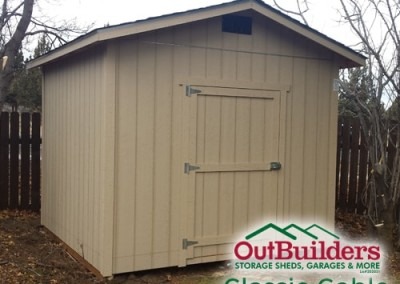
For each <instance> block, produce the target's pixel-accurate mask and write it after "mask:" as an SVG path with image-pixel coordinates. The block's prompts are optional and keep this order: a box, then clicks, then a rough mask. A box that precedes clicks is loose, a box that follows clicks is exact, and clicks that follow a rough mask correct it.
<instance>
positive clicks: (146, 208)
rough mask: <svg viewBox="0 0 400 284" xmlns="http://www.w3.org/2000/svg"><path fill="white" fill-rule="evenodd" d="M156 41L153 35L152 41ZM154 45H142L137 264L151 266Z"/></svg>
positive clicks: (139, 56)
mask: <svg viewBox="0 0 400 284" xmlns="http://www.w3.org/2000/svg"><path fill="white" fill-rule="evenodd" d="M150 39H151V40H152V41H154V38H153V36H152V37H151V38H150ZM154 54H155V46H154V45H149V44H146V43H139V52H138V69H139V73H138V81H137V83H138V102H137V103H138V110H137V111H138V116H137V160H138V161H140V163H138V164H137V172H136V175H137V176H136V177H137V179H136V200H135V207H136V212H135V214H136V216H137V218H136V222H135V255H136V261H135V265H136V268H137V269H145V268H148V267H151V261H152V258H151V252H152V249H153V247H152V246H153V235H152V234H153V233H152V232H153V229H154V224H153V220H154V219H153V214H154V179H153V176H154V131H155V129H154V121H155V120H154V119H155V113H154V111H155V109H154V103H155V101H154V100H155V83H156V82H155V79H156V78H155V64H156V61H155V58H154Z"/></svg>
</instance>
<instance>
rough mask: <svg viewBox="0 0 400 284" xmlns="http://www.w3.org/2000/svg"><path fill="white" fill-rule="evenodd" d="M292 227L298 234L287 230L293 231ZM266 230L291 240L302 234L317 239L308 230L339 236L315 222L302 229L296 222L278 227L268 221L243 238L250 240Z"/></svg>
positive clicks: (336, 237)
mask: <svg viewBox="0 0 400 284" xmlns="http://www.w3.org/2000/svg"><path fill="white" fill-rule="evenodd" d="M293 229H294V230H296V231H297V232H298V234H296V235H294V233H290V232H289V230H292V231H293ZM268 230H274V231H276V232H278V233H280V234H282V235H284V236H285V237H288V238H289V239H291V240H297V239H298V237H299V236H301V235H303V236H304V235H305V236H307V237H309V238H312V239H314V240H318V236H316V235H315V233H314V234H313V233H311V232H310V230H313V231H315V230H317V231H321V232H323V233H324V234H327V235H329V236H331V237H333V238H335V239H340V238H339V236H337V235H336V234H334V233H332V232H331V231H329V230H327V229H325V228H323V227H321V226H319V225H317V224H313V225H311V226H309V227H307V228H305V229H304V228H302V227H300V226H298V225H296V224H290V225H288V226H286V227H284V228H281V227H279V226H277V225H275V224H273V223H269V224H267V225H265V226H263V227H261V228H259V229H258V230H255V231H254V232H252V233H250V234H248V235H247V236H246V237H245V239H246V240H250V239H252V238H254V237H256V236H258V235H259V234H261V233H263V232H265V231H268Z"/></svg>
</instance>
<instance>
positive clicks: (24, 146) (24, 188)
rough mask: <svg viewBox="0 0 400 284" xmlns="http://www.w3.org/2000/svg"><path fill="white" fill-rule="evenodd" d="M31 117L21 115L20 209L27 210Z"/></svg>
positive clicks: (25, 114) (24, 114)
mask: <svg viewBox="0 0 400 284" xmlns="http://www.w3.org/2000/svg"><path fill="white" fill-rule="evenodd" d="M30 132H31V115H30V113H22V114H21V204H20V206H21V208H29V199H30V198H29V194H30V177H31V172H30V169H31V167H30V161H31V158H30V155H31V151H30V150H31V146H30V136H31V135H30V134H31V133H30Z"/></svg>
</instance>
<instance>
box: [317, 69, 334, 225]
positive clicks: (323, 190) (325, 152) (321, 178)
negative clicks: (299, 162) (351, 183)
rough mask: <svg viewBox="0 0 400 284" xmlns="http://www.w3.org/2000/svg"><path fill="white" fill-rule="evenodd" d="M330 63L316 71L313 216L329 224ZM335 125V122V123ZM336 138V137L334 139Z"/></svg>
mask: <svg viewBox="0 0 400 284" xmlns="http://www.w3.org/2000/svg"><path fill="white" fill-rule="evenodd" d="M330 75H331V74H330V63H329V62H322V63H320V68H319V72H318V82H319V85H318V113H317V115H318V118H319V119H318V120H317V123H318V124H317V138H318V143H317V149H316V150H317V164H316V169H317V171H318V174H317V175H316V184H315V190H316V194H315V195H316V196H315V204H314V206H315V216H316V217H317V221H323V222H324V223H327V224H330V223H331V221H332V220H329V217H328V216H327V208H328V207H329V203H335V202H334V200H332V198H331V196H330V195H331V194H330V191H331V190H332V188H331V189H329V184H328V181H329V174H330V173H329V171H328V170H329V167H326V166H324V165H326V163H327V162H328V163H331V161H330V160H329V158H330V157H329V152H330V149H329V148H328V147H329V146H330V141H329V139H330V138H331V137H330V133H329V132H330V128H332V127H333V125H331V124H330V113H331V109H330V108H331V102H330V101H331V99H330V97H331V96H332V97H335V94H333V93H332V89H331V87H332V84H331V83H330V82H331V79H330ZM335 125H336V123H335ZM335 140H336V139H335Z"/></svg>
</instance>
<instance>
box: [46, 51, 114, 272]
mask: <svg viewBox="0 0 400 284" xmlns="http://www.w3.org/2000/svg"><path fill="white" fill-rule="evenodd" d="M109 54H110V51H109V50H106V49H104V48H98V49H96V50H91V51H90V52H84V53H82V54H80V55H75V56H71V57H70V58H68V60H65V61H61V62H57V63H56V64H54V65H51V66H46V68H45V69H44V75H45V82H44V90H43V92H44V96H43V97H44V99H43V113H44V118H43V123H44V134H43V135H44V136H43V142H44V145H43V175H42V176H43V179H42V214H41V216H42V224H43V225H44V226H46V227H47V228H49V229H50V230H51V231H52V232H53V233H55V234H56V235H57V236H58V237H59V238H60V239H62V240H63V241H64V242H65V243H66V244H67V245H68V246H70V247H71V248H72V249H74V250H75V251H76V252H77V253H79V254H80V255H81V256H82V257H83V258H85V259H86V260H87V261H88V262H90V263H91V264H92V265H93V266H94V267H96V268H97V269H99V270H100V271H101V272H102V273H103V274H104V275H110V274H111V256H110V255H111V252H112V250H111V249H112V240H111V237H112V235H111V234H112V224H111V223H110V221H112V214H113V213H112V204H113V196H112V195H110V193H112V192H113V186H114V185H113V169H112V168H111V170H110V166H111V167H112V166H113V163H112V161H113V157H112V159H110V156H109V155H110V154H109V153H113V145H112V144H110V141H113V140H114V137H113V133H114V132H113V127H114V126H113V123H114V120H113V118H114V114H113V113H110V110H111V111H113V107H112V102H113V99H114V93H113V92H109V90H110V81H109V80H107V77H106V76H105V75H106V73H111V74H112V69H110V68H108V67H109V66H112V64H111V65H110V64H109V62H108V60H109V57H110V56H109ZM112 60H114V57H113V58H112ZM113 62H114V61H113ZM106 65H107V68H106ZM111 85H112V82H111ZM106 105H109V106H110V107H109V108H105V106H106ZM110 124H112V127H110ZM110 135H111V136H112V137H111V139H110ZM110 180H111V181H112V183H110Z"/></svg>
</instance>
